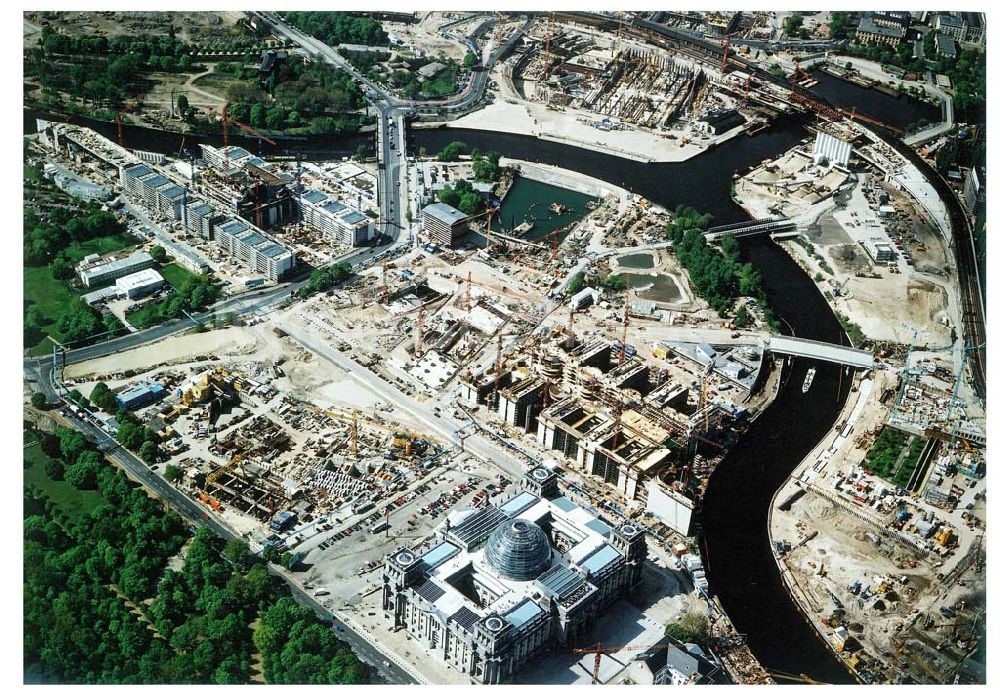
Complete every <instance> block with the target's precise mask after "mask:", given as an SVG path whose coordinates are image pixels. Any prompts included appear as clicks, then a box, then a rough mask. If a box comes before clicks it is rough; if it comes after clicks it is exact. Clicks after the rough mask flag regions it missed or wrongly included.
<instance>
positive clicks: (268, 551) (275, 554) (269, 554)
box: [260, 543, 281, 562]
mask: <svg viewBox="0 0 1000 695" xmlns="http://www.w3.org/2000/svg"><path fill="white" fill-rule="evenodd" d="M260 556H261V557H262V558H264V560H265V561H267V562H277V560H278V558H280V557H281V551H280V550H278V546H276V545H274V544H273V543H268V544H267V545H265V546H264V549H263V550H262V551H261V553H260Z"/></svg>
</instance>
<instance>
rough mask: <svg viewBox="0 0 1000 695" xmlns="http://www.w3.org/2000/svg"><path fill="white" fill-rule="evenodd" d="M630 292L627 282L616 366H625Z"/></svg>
mask: <svg viewBox="0 0 1000 695" xmlns="http://www.w3.org/2000/svg"><path fill="white" fill-rule="evenodd" d="M631 294H632V293H631V292H630V290H629V288H628V281H626V283H625V313H624V314H623V315H622V344H621V347H620V348H618V366H619V367H620V366H621V365H623V364H625V341H626V340H627V339H628V310H629V306H630V301H629V300H630V299H631Z"/></svg>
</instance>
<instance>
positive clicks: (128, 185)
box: [121, 164, 187, 220]
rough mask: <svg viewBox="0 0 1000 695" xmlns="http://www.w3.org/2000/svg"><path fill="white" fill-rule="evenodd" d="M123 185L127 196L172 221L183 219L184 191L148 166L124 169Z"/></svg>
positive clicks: (140, 165)
mask: <svg viewBox="0 0 1000 695" xmlns="http://www.w3.org/2000/svg"><path fill="white" fill-rule="evenodd" d="M121 184H122V187H123V188H124V189H125V193H126V195H128V196H129V197H130V198H132V199H133V200H137V201H140V202H142V203H143V205H145V206H146V207H147V208H149V209H150V210H152V211H154V212H156V213H159V214H160V215H163V216H165V217H168V218H170V219H174V220H179V219H181V214H182V207H183V205H184V201H185V197H186V195H187V194H186V193H185V191H184V189H183V188H182V187H180V186H178V185H177V184H176V183H174V182H173V181H171V180H170V179H168V178H167V177H166V176H164V175H163V174H161V173H160V172H158V171H156V170H155V169H153V168H151V167H150V166H149V165H147V164H134V165H132V166H126V167H122V169H121Z"/></svg>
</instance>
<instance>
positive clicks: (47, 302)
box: [24, 234, 135, 355]
mask: <svg viewBox="0 0 1000 695" xmlns="http://www.w3.org/2000/svg"><path fill="white" fill-rule="evenodd" d="M134 245H135V239H134V238H132V237H131V236H129V235H127V234H121V235H110V236H102V237H97V238H95V239H91V240H90V241H86V242H84V243H82V244H80V243H73V244H72V245H70V246H67V247H66V255H67V256H68V257H69V258H70V259H72V260H73V261H74V262H76V261H79V260H82V259H83V257H84V256H87V255H89V254H91V253H102V254H103V253H111V252H112V251H118V250H120V249H123V248H127V247H130V246H134ZM79 296H80V295H79V293H77V292H76V291H75V290H74V289H73V288H72V287H70V285H69V284H68V283H66V282H62V281H60V280H56V279H55V278H54V277H52V271H50V270H49V268H48V267H45V268H33V267H28V266H25V267H24V300H25V302H26V303H28V304H30V305H32V306H35V307H37V308H38V310H39V311H40V312H41V314H42V316H44V317H45V320H46V322H47V323H46V324H45V326H44V328H45V330H46V332H47V333H48V334H49V335H51V336H52V337H53V338H55V339H56V340H59V341H62V339H63V336H62V334H61V333H60V332H59V330H58V329H57V328H56V326H57V325H58V323H59V319H61V318H62V317H63V315H64V314H65V313H67V312H68V311H69V308H70V307H71V306H73V304H74V302H75V301H76V298H77V297H79ZM26 347H27V348H28V354H29V355H42V354H45V353H47V352H50V351H51V350H52V342H51V341H49V340H48V339H47V338H44V337H43V338H42V339H41V340H40V341H39V342H37V343H36V344H34V345H30V346H26Z"/></svg>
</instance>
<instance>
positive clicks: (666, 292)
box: [622, 273, 683, 302]
mask: <svg viewBox="0 0 1000 695" xmlns="http://www.w3.org/2000/svg"><path fill="white" fill-rule="evenodd" d="M622 274H623V275H624V276H625V278H627V279H628V283H629V285H630V286H631V287H632V289H634V290H635V296H636V297H638V298H639V299H649V300H652V301H654V302H676V301H679V300H680V299H681V297H682V296H683V295H681V290H680V288H679V287H677V283H676V282H675V281H674V279H673V278H672V277H670V276H669V275H663V274H660V273H622Z"/></svg>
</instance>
